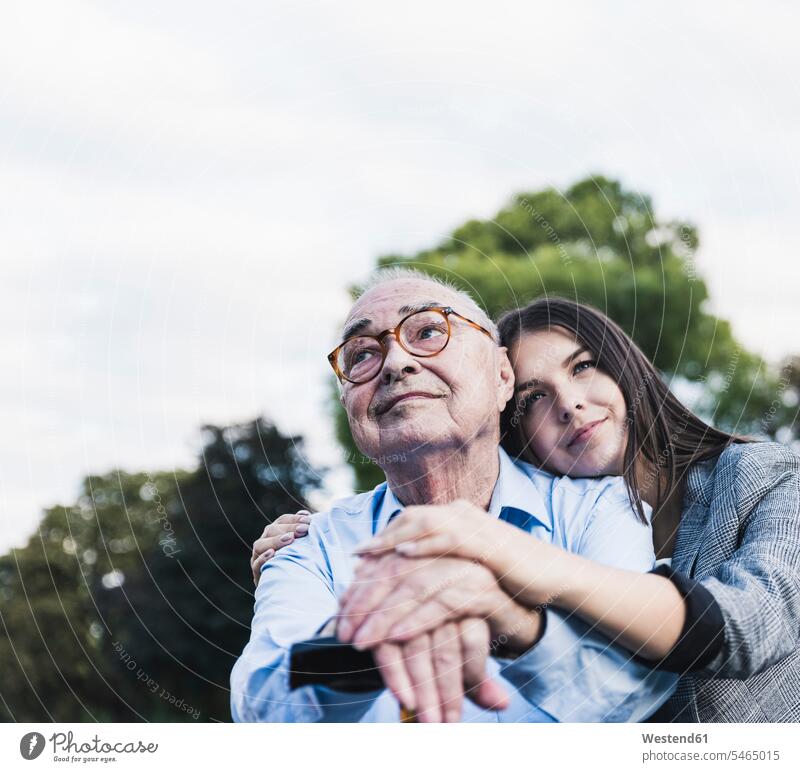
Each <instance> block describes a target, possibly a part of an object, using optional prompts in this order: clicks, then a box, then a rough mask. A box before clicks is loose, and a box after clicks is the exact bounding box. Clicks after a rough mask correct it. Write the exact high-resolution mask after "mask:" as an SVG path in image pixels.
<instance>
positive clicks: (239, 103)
mask: <svg viewBox="0 0 800 772" xmlns="http://www.w3.org/2000/svg"><path fill="white" fill-rule="evenodd" d="M401 5H402V7H401ZM798 22H800V17H799V16H798V12H797V10H795V9H794V8H793V5H792V4H791V3H789V2H785V3H783V2H774V3H737V4H736V5H733V4H728V3H700V4H698V3H676V2H669V3H647V4H641V3H633V2H631V3H616V4H614V3H603V4H595V3H569V2H566V3H558V4H555V3H520V2H509V3H502V2H497V0H494V1H493V2H491V3H477V4H476V3H467V2H464V0H460V1H459V2H437V1H436V0H425V2H415V1H412V2H409V0H406V2H404V3H402V4H386V3H375V2H349V1H347V0H339V2H328V3H308V2H303V3H297V2H281V3H279V2H268V3H264V2H231V1H230V0H229V1H228V2H225V3H213V4H210V3H199V2H182V3H178V2H174V3H169V4H165V3H164V2H163V0H159V2H137V3H129V2H125V3H123V2H108V1H106V2H102V3H101V2H97V3H87V2H80V1H77V2H76V1H75V0H73V1H72V2H70V3H63V2H37V1H35V0H24V1H21V2H18V3H14V2H12V3H10V4H9V3H4V4H3V6H2V10H0V179H2V184H1V185H0V261H2V263H1V264H0V266H1V268H0V329H2V345H1V346H0V357H2V370H3V373H4V376H5V377H4V378H3V379H2V381H0V420H1V421H2V427H3V432H4V440H3V442H2V443H1V444H0V551H2V550H5V549H6V548H7V547H9V546H14V545H21V544H23V543H24V542H25V540H26V539H27V537H28V535H29V534H30V533H31V532H32V530H33V529H34V528H35V525H36V521H37V518H38V517H39V514H40V512H41V509H42V507H44V506H47V505H52V504H54V503H56V502H69V501H70V500H71V499H72V498H73V497H74V495H75V493H76V490H77V486H78V484H79V481H80V479H81V477H82V476H83V475H85V474H87V473H89V472H103V471H105V470H108V469H109V468H111V467H113V466H116V465H119V466H122V467H123V468H126V469H131V470H134V469H141V468H150V469H154V468H167V469H169V468H172V467H174V466H185V465H187V464H189V463H191V461H192V458H193V455H194V452H195V450H196V449H197V447H198V442H199V438H198V432H197V428H198V427H199V426H200V425H201V424H202V423H204V422H216V423H221V422H228V421H231V420H241V419H247V418H250V417H253V416H254V415H256V414H258V413H260V412H263V413H265V414H266V415H267V416H268V417H271V418H273V419H274V420H275V421H276V422H277V424H278V426H279V427H280V428H281V429H282V430H284V431H287V432H300V433H303V434H305V435H306V436H307V437H308V444H309V448H308V450H309V454H310V457H311V460H312V461H313V462H314V463H327V464H336V463H338V461H339V457H338V454H337V449H336V446H335V444H334V442H333V440H332V437H331V432H330V422H329V419H328V417H327V413H326V394H327V388H328V372H327V363H326V361H325V353H326V352H327V351H328V350H329V349H330V348H331V347H332V344H333V342H334V337H335V332H336V327H337V324H338V323H339V322H340V321H341V320H342V319H343V317H344V314H345V313H346V309H347V295H346V287H347V285H348V284H349V283H351V282H353V281H357V280H359V279H361V278H363V277H364V276H365V275H366V274H367V272H368V271H369V269H370V267H371V266H372V265H373V263H374V259H375V257H376V256H378V255H380V254H383V253H386V252H410V251H412V250H415V249H417V248H421V247H426V246H431V245H433V244H435V243H436V242H438V241H439V239H440V238H442V237H443V236H444V235H445V234H446V233H447V232H448V231H449V230H450V229H451V228H452V227H453V226H455V225H458V224H459V223H461V222H462V221H464V220H465V219H467V218H468V217H489V216H491V215H492V214H493V213H494V212H496V210H497V209H498V208H499V207H500V206H501V205H503V204H504V203H505V202H506V201H507V200H508V198H509V197H510V196H511V194H513V193H514V192H516V191H519V190H531V189H535V188H538V187H541V186H545V185H555V186H557V187H565V186H567V185H568V184H569V183H570V182H572V181H574V180H576V179H578V178H580V177H582V176H584V175H586V174H587V173H589V172H592V171H598V172H602V173H605V174H608V175H611V176H616V177H619V178H621V179H622V180H623V181H624V183H625V184H626V185H628V186H629V187H631V188H633V189H636V190H641V191H642V192H644V193H648V194H651V195H652V196H653V198H654V201H655V204H656V207H657V211H658V212H659V213H660V214H661V215H662V216H664V217H683V218H687V219H690V220H691V221H693V222H695V223H697V224H698V225H699V227H700V231H701V237H702V247H701V250H700V252H699V254H698V257H697V268H698V270H699V272H700V273H701V274H702V275H703V276H704V277H705V278H706V279H707V281H708V283H709V285H710V287H711V293H712V300H713V309H714V310H715V311H716V312H718V313H719V314H721V315H723V316H725V317H727V318H729V319H731V321H732V322H733V325H734V330H735V333H736V334H737V335H738V336H739V337H740V339H741V340H742V341H743V342H744V343H745V344H746V345H748V346H749V347H750V348H752V349H754V350H757V351H760V352H761V353H763V354H765V355H766V356H767V357H769V358H770V359H772V360H777V359H779V358H780V357H781V356H783V355H785V354H787V353H790V352H793V351H798V350H800V341H799V340H798V335H797V327H798V325H797V322H798V316H799V315H798V313H797V311H796V307H797V296H798V289H800V268H798V251H799V249H800V235H799V232H798V227H797V209H798V202H799V201H800V174H799V171H800V164H799V162H798V158H799V156H798V150H800V109H798V108H799V107H800V94H799V93H798V84H797V81H796V77H797V73H799V72H800V53H799V52H798V45H797V36H798ZM348 484H349V478H348V475H347V474H346V473H339V474H338V475H334V476H332V477H331V478H330V480H329V481H328V488H327V491H326V494H325V496H333V495H336V494H342V493H344V492H345V491H346V489H347V486H348ZM323 500H324V497H323V498H321V499H320V501H323Z"/></svg>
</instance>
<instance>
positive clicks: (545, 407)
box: [509, 327, 628, 477]
mask: <svg viewBox="0 0 800 772" xmlns="http://www.w3.org/2000/svg"><path fill="white" fill-rule="evenodd" d="M509 356H510V359H511V364H512V365H513V367H514V376H515V380H516V386H515V392H514V404H515V405H516V409H517V416H518V420H519V421H520V424H519V426H520V429H521V430H522V435H523V438H524V440H525V442H526V443H528V448H529V449H530V450H532V451H533V454H534V455H535V457H536V461H537V462H538V463H539V464H540V465H541V466H542V467H543V468H545V469H548V470H550V471H552V472H555V473H557V474H564V475H570V476H571V477H598V476H602V475H621V474H622V471H623V461H624V457H625V446H626V444H627V439H628V429H627V422H626V420H625V416H626V408H625V398H624V397H623V396H622V392H621V391H620V389H619V386H617V384H616V382H615V381H614V379H613V378H611V377H610V376H608V375H606V374H605V373H603V372H601V371H600V370H598V369H597V368H596V366H595V361H594V357H593V355H592V353H591V352H590V351H589V350H588V349H587V348H586V347H585V346H584V345H583V344H581V343H580V342H578V341H576V339H575V336H574V335H573V334H572V333H570V332H568V331H567V330H564V329H562V328H560V327H556V328H551V329H550V330H540V331H538V332H529V333H524V334H523V335H522V336H521V337H520V338H519V339H518V340H517V341H516V343H514V345H513V346H511V347H510V349H509Z"/></svg>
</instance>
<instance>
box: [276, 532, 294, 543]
mask: <svg viewBox="0 0 800 772" xmlns="http://www.w3.org/2000/svg"><path fill="white" fill-rule="evenodd" d="M293 538H294V534H293V533H285V534H283V536H281V538H280V539H278V541H279V542H281V544H286V543H287V542H290V541H291V540H292V539H293Z"/></svg>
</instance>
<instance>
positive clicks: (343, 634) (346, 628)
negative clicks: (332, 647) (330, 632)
mask: <svg viewBox="0 0 800 772" xmlns="http://www.w3.org/2000/svg"><path fill="white" fill-rule="evenodd" d="M351 632H352V625H351V624H350V623H349V622H340V623H339V626H338V627H337V628H336V633H337V637H338V638H339V640H340V641H341V642H342V643H347V641H348V640H349V638H350V633H351Z"/></svg>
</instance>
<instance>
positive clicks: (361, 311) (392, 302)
mask: <svg viewBox="0 0 800 772" xmlns="http://www.w3.org/2000/svg"><path fill="white" fill-rule="evenodd" d="M459 301H460V298H459V296H458V295H457V294H456V293H454V292H453V291H452V290H450V289H448V288H447V287H443V286H442V285H440V284H436V283H435V282H427V281H422V280H420V281H417V280H413V281H407V280H403V281H392V282H386V283H385V284H381V285H379V286H377V287H374V288H373V289H371V290H369V291H368V292H365V293H364V294H363V295H362V296H361V297H360V298H359V299H358V300H357V301H356V302H355V303H354V305H353V307H352V308H351V309H350V313H349V314H348V315H347V321H346V322H345V324H344V329H345V330H347V329H348V328H350V327H352V326H353V324H354V323H355V322H359V321H369V322H370V323H372V322H373V321H378V319H379V318H380V319H381V320H385V319H387V318H394V317H402V316H405V315H406V314H410V313H413V312H414V311H416V310H419V309H423V308H426V307H430V306H452V307H453V308H455V309H456V310H461V309H460V308H459V306H460V305H461V303H460V302H459ZM397 320H398V321H399V318H398V319H397Z"/></svg>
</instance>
